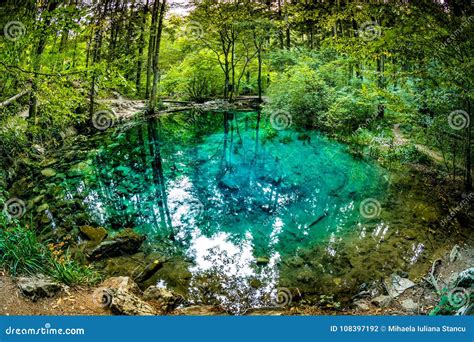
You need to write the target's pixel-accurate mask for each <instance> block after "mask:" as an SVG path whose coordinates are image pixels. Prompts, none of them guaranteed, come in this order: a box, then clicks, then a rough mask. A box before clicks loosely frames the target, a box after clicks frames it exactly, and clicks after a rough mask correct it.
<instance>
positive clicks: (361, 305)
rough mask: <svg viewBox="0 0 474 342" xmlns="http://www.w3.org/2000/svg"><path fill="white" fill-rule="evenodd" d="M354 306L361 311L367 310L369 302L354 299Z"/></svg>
mask: <svg viewBox="0 0 474 342" xmlns="http://www.w3.org/2000/svg"><path fill="white" fill-rule="evenodd" d="M354 306H355V307H356V309H358V310H361V311H367V310H369V303H368V302H367V301H366V300H356V301H355V302H354Z"/></svg>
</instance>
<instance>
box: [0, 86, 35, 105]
mask: <svg viewBox="0 0 474 342" xmlns="http://www.w3.org/2000/svg"><path fill="white" fill-rule="evenodd" d="M30 92H31V89H26V90H23V91H22V92H21V93H19V94H16V95H15V96H13V97H10V98H9V99H8V100H5V101H3V102H0V108H2V107H5V106H8V105H9V104H10V103H12V102H13V101H15V100H18V99H19V98H21V97H23V96H25V95H26V94H29V93H30Z"/></svg>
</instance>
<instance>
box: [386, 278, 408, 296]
mask: <svg viewBox="0 0 474 342" xmlns="http://www.w3.org/2000/svg"><path fill="white" fill-rule="evenodd" d="M384 283H385V287H386V288H387V291H388V294H389V295H390V296H391V297H393V298H397V297H398V296H400V295H401V294H402V293H403V292H405V290H407V289H409V288H411V287H413V286H415V283H414V282H412V281H411V280H410V279H408V278H402V277H400V276H399V275H398V274H392V275H391V276H390V279H389V280H385V281H384Z"/></svg>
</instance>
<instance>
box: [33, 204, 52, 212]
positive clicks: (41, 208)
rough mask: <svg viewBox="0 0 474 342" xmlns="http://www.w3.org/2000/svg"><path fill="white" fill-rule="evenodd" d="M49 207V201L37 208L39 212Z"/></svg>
mask: <svg viewBox="0 0 474 342" xmlns="http://www.w3.org/2000/svg"><path fill="white" fill-rule="evenodd" d="M48 209H49V205H48V204H47V203H45V204H42V205H40V206H39V207H38V208H36V212H37V213H42V212H44V211H46V210H48Z"/></svg>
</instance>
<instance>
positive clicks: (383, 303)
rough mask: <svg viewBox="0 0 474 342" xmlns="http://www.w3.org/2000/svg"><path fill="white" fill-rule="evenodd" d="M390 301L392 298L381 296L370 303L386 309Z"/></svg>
mask: <svg viewBox="0 0 474 342" xmlns="http://www.w3.org/2000/svg"><path fill="white" fill-rule="evenodd" d="M391 301H392V297H390V296H383V295H382V296H378V297H375V298H373V299H372V303H373V304H375V305H377V306H378V307H379V308H385V307H387V306H388V305H389V304H390V302H391Z"/></svg>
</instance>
